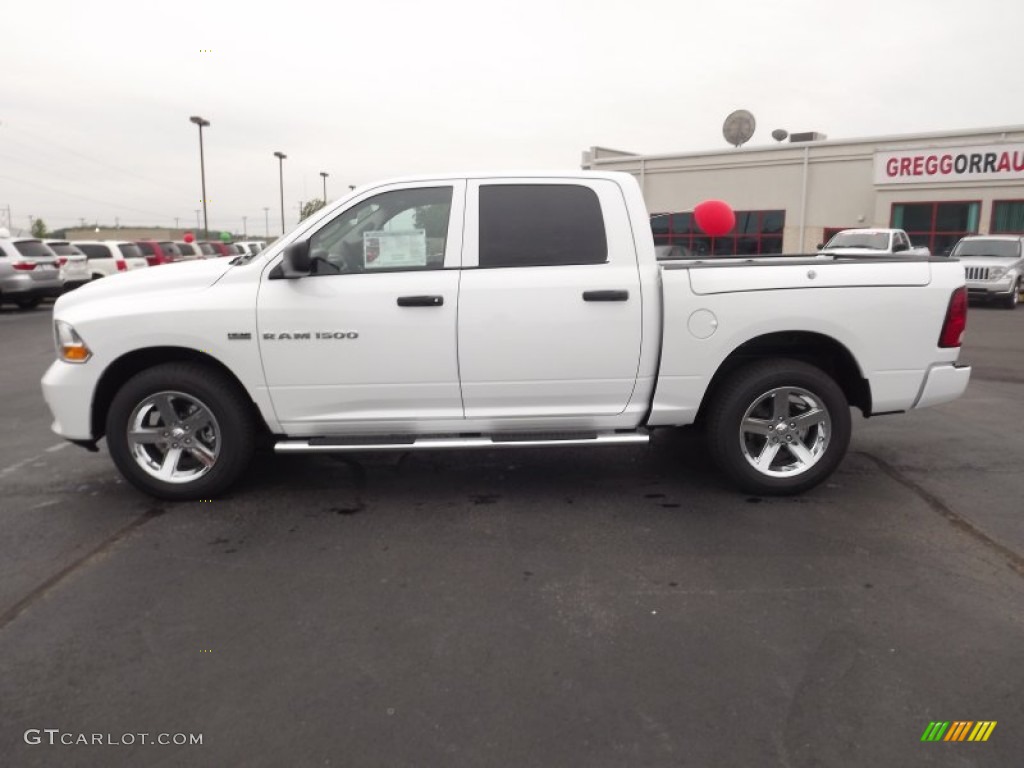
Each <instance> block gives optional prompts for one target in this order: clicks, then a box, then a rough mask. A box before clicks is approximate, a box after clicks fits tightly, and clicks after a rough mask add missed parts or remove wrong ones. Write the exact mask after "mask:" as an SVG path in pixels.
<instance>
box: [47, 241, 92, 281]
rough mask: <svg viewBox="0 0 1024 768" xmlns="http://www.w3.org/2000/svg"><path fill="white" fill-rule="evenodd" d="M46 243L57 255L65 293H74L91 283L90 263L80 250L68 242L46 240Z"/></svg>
mask: <svg viewBox="0 0 1024 768" xmlns="http://www.w3.org/2000/svg"><path fill="white" fill-rule="evenodd" d="M45 243H46V245H47V247H48V248H49V249H50V250H51V251H53V252H54V253H55V254H56V255H57V263H58V264H60V279H61V282H62V283H63V284H64V290H65V291H73V290H74V289H75V288H78V287H79V286H82V285H85V284H86V283H88V282H89V280H90V279H91V276H90V275H89V261H88V259H87V258H86V256H85V254H84V253H82V251H81V250H80V249H79V248H77V247H75V246H74V245H72V244H71V243H69V242H68V241H67V240H46V241H45Z"/></svg>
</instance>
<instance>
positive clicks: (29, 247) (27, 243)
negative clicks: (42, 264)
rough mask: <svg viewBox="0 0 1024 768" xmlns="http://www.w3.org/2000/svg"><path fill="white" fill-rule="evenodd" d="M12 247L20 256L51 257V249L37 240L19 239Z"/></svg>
mask: <svg viewBox="0 0 1024 768" xmlns="http://www.w3.org/2000/svg"><path fill="white" fill-rule="evenodd" d="M14 247H15V248H17V249H18V253H20V254H21V255H22V256H29V257H31V258H33V259H52V258H53V251H51V250H50V248H49V246H47V245H44V244H43V243H42V242H40V241H39V240H21V241H19V242H16V243H15V244H14Z"/></svg>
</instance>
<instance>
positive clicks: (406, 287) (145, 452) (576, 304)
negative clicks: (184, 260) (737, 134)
mask: <svg viewBox="0 0 1024 768" xmlns="http://www.w3.org/2000/svg"><path fill="white" fill-rule="evenodd" d="M415 220H422V221H424V222H425V223H426V225H425V227H424V228H421V229H416V230H413V231H411V232H410V230H409V226H408V222H409V221H415ZM648 220H649V217H648V213H647V210H646V208H645V205H644V198H643V193H642V192H641V189H640V185H639V183H638V182H637V180H636V179H635V178H634V177H633V176H631V175H629V174H626V173H601V172H591V171H587V172H577V173H561V174H547V175H545V176H544V177H542V178H541V179H538V178H537V174H530V176H528V177H525V178H524V177H522V176H515V175H505V174H494V175H486V174H477V175H473V176H470V177H465V176H452V177H448V178H446V177H444V176H437V175H431V176H429V177H424V178H419V179H417V178H408V177H407V178H404V179H398V180H395V181H393V182H384V183H381V184H378V185H374V186H372V187H367V188H364V189H363V190H361V191H360V192H357V193H355V194H354V195H352V196H349V197H347V198H344V199H342V200H340V201H338V202H337V203H335V204H332V205H330V206H328V207H327V208H326V209H324V210H322V211H318V212H317V213H315V214H313V216H311V217H309V218H308V219H305V220H304V221H302V222H301V223H300V224H299V225H298V226H297V227H296V228H295V229H294V230H292V231H291V232H290V233H289V234H286V235H284V236H283V237H282V238H281V240H280V241H278V243H276V244H275V245H274V246H272V247H270V248H268V249H267V250H266V252H264V253H261V254H259V255H257V256H252V257H249V258H238V259H213V260H209V261H204V262H203V263H202V264H200V263H194V264H182V265H179V266H178V267H176V268H175V274H174V281H173V284H172V285H169V284H168V282H169V281H167V280H164V279H163V277H164V275H159V274H152V273H140V274H133V275H126V276H125V277H124V278H123V279H120V280H112V281H109V282H110V284H109V285H102V284H101V285H97V286H91V288H93V289H94V290H89V291H80V292H78V293H77V294H75V293H72V294H68V295H67V296H64V297H62V298H61V299H59V300H58V301H57V304H56V306H55V307H54V331H55V334H56V337H57V340H58V341H57V355H58V359H57V360H55V361H54V363H53V365H51V366H50V368H49V370H48V371H47V372H46V374H45V376H44V378H43V382H42V386H43V393H44V396H45V398H46V402H47V404H48V405H49V407H50V410H51V411H52V413H53V415H54V421H53V425H54V426H53V429H54V430H55V431H56V432H57V433H58V434H59V435H60V436H61V437H64V438H66V439H68V440H72V441H74V442H75V443H77V444H78V445H81V446H84V447H87V448H92V449H95V448H96V441H97V440H99V439H101V438H103V437H104V436H105V437H106V441H107V447H108V449H109V451H110V455H111V458H112V459H113V461H114V463H115V464H116V465H117V467H118V469H119V470H120V471H121V473H122V474H123V475H124V477H125V478H126V479H127V480H128V481H130V482H131V483H132V484H134V485H135V486H136V487H138V488H140V489H142V490H143V491H145V492H146V493H149V494H152V495H154V496H157V497H160V498H169V499H196V498H201V499H209V498H212V497H213V496H214V495H215V494H218V493H220V492H222V491H224V490H225V489H226V488H228V487H229V486H230V485H231V483H232V482H234V481H235V480H236V479H238V478H239V477H240V476H241V474H242V473H243V472H244V470H245V469H246V468H247V467H248V466H249V460H250V457H251V455H252V451H253V447H254V444H255V443H256V435H257V434H266V435H270V436H272V438H271V439H272V440H273V441H274V442H275V451H277V452H278V453H320V452H362V451H367V450H373V451H378V450H393V451H403V452H405V451H417V450H437V449H449V450H451V449H462V450H467V449H474V448H477V449H494V448H502V449H511V448H515V447H517V446H519V447H527V446H528V447H539V446H543V445H549V446H561V447H565V446H570V445H573V446H608V445H622V444H641V443H646V442H647V441H648V440H649V439H650V430H651V429H655V428H659V427H663V428H668V427H679V426H686V425H689V424H693V423H695V422H698V421H699V422H700V423H702V424H703V427H704V434H705V436H706V440H707V450H708V452H709V454H710V456H711V457H712V458H714V459H715V461H716V462H717V463H718V465H719V466H720V467H721V468H722V470H723V471H724V473H725V474H726V475H728V476H729V477H731V478H732V479H733V481H734V482H735V483H736V484H737V485H738V486H739V487H740V488H742V489H743V490H744V491H745V492H747V493H755V494H758V495H763V494H772V495H775V494H789V493H799V492H801V491H804V490H807V489H808V488H811V487H813V486H814V485H817V484H818V483H820V482H822V481H824V480H825V479H826V478H828V477H829V476H830V475H831V474H832V472H833V471H834V470H835V469H836V467H837V466H838V465H839V463H840V462H841V461H842V459H843V456H844V455H845V453H846V451H847V447H848V445H849V441H850V435H851V429H852V427H853V423H852V419H851V415H850V406H851V405H852V406H855V407H856V408H858V409H860V410H861V412H862V413H863V414H864V415H865V416H872V415H881V414H888V413H897V412H903V411H909V410H912V409H915V408H925V407H929V406H933V405H938V404H940V403H945V402H949V401H950V400H953V399H955V398H957V397H959V396H960V395H961V394H963V392H964V390H965V389H966V388H967V383H968V380H969V379H970V375H971V368H970V366H965V365H961V364H958V363H957V358H958V355H959V352H960V341H961V336H962V334H963V331H964V328H965V326H966V322H967V290H966V288H965V287H964V271H963V268H962V267H961V266H960V264H958V263H957V262H954V261H950V260H948V259H934V260H930V259H928V258H927V257H911V258H907V259H905V260H904V261H903V262H901V263H900V264H898V265H894V264H892V263H884V262H882V261H880V260H879V259H877V258H872V257H860V258H853V259H849V260H841V261H840V260H821V261H820V262H818V261H812V260H808V259H806V258H804V257H803V256H796V257H786V256H772V257H770V258H767V259H760V260H751V262H752V263H748V262H731V261H730V262H728V263H725V262H724V261H712V260H699V261H686V260H681V261H668V262H662V263H658V262H657V261H656V259H655V253H654V240H653V238H652V237H651V234H650V227H649V225H648ZM464 229H465V231H466V232H471V233H473V234H474V236H467V237H462V236H461V233H462V232H463V231H464ZM449 231H451V232H452V233H454V235H453V236H446V235H447V233H448V232H449ZM435 256H439V257H440V258H438V259H435ZM894 266H897V267H898V268H896V269H894V268H893V267H894ZM951 450H955V447H954V448H952V449H951ZM856 482H857V481H856V479H855V478H854V479H852V480H851V478H850V477H847V478H845V479H844V483H843V484H844V486H849V485H853V484H855V483H856Z"/></svg>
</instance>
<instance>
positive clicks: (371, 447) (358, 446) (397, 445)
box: [274, 432, 650, 453]
mask: <svg viewBox="0 0 1024 768" xmlns="http://www.w3.org/2000/svg"><path fill="white" fill-rule="evenodd" d="M390 440H391V441H390V442H383V441H381V440H380V439H379V438H370V439H360V438H353V439H351V440H348V441H345V440H341V439H333V438H330V439H326V438H322V437H321V438H310V439H307V440H280V441H278V442H277V443H276V444H275V445H274V452H275V453H352V452H363V451H436V450H445V449H469V448H540V447H545V446H550V447H553V448H561V447H564V446H574V445H581V446H597V445H639V444H643V443H647V442H649V441H650V435H648V434H647V433H643V434H640V433H637V432H618V433H612V434H603V435H579V436H568V435H565V436H562V435H559V436H552V437H544V436H540V435H539V436H537V437H533V438H525V437H523V438H522V439H515V440H509V439H506V438H503V437H502V436H501V435H494V436H488V437H406V436H402V437H401V438H394V437H392V438H390Z"/></svg>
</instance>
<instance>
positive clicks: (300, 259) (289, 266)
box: [281, 240, 313, 280]
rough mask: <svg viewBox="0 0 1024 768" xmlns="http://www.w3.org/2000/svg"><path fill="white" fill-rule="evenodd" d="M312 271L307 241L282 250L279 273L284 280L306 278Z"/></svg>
mask: <svg viewBox="0 0 1024 768" xmlns="http://www.w3.org/2000/svg"><path fill="white" fill-rule="evenodd" d="M312 269H313V260H312V258H310V255H309V241H308V240H300V241H299V242H297V243H292V244H291V245H289V246H288V247H286V248H285V249H284V258H283V259H282V260H281V273H282V277H284V278H285V279H286V280H295V279H297V278H300V277H307V276H308V275H309V273H310V271H311V270H312Z"/></svg>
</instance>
